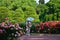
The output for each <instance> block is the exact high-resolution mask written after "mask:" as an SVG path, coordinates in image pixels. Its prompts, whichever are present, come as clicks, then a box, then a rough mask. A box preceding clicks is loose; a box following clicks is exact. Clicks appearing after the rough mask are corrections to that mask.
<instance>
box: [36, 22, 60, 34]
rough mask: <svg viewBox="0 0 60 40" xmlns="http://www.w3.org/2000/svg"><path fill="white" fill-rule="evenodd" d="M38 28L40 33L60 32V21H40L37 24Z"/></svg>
mask: <svg viewBox="0 0 60 40" xmlns="http://www.w3.org/2000/svg"><path fill="white" fill-rule="evenodd" d="M36 30H38V31H39V32H40V33H60V21H48V22H40V23H39V24H36Z"/></svg>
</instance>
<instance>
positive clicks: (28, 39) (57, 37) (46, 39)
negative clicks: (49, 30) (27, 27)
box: [20, 34, 60, 40]
mask: <svg viewBox="0 0 60 40" xmlns="http://www.w3.org/2000/svg"><path fill="white" fill-rule="evenodd" d="M20 40H60V34H39V35H38V34H36V35H35V34H33V35H30V36H26V35H24V36H22V37H20Z"/></svg>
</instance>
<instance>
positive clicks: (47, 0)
mask: <svg viewBox="0 0 60 40" xmlns="http://www.w3.org/2000/svg"><path fill="white" fill-rule="evenodd" d="M38 1H39V0H36V2H37V3H38ZM47 2H49V0H45V3H47Z"/></svg>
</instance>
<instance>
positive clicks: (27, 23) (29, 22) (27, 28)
mask: <svg viewBox="0 0 60 40" xmlns="http://www.w3.org/2000/svg"><path fill="white" fill-rule="evenodd" d="M31 27H32V24H31V21H27V22H26V35H27V36H30V29H31Z"/></svg>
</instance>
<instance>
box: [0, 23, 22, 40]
mask: <svg viewBox="0 0 60 40" xmlns="http://www.w3.org/2000/svg"><path fill="white" fill-rule="evenodd" d="M22 29H23V28H21V27H19V24H18V23H15V24H14V25H13V24H12V23H10V22H9V23H6V22H2V23H0V39H2V40H4V38H5V37H6V38H7V37H20V36H21V35H22V34H23V32H22ZM6 40H7V39H6Z"/></svg>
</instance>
